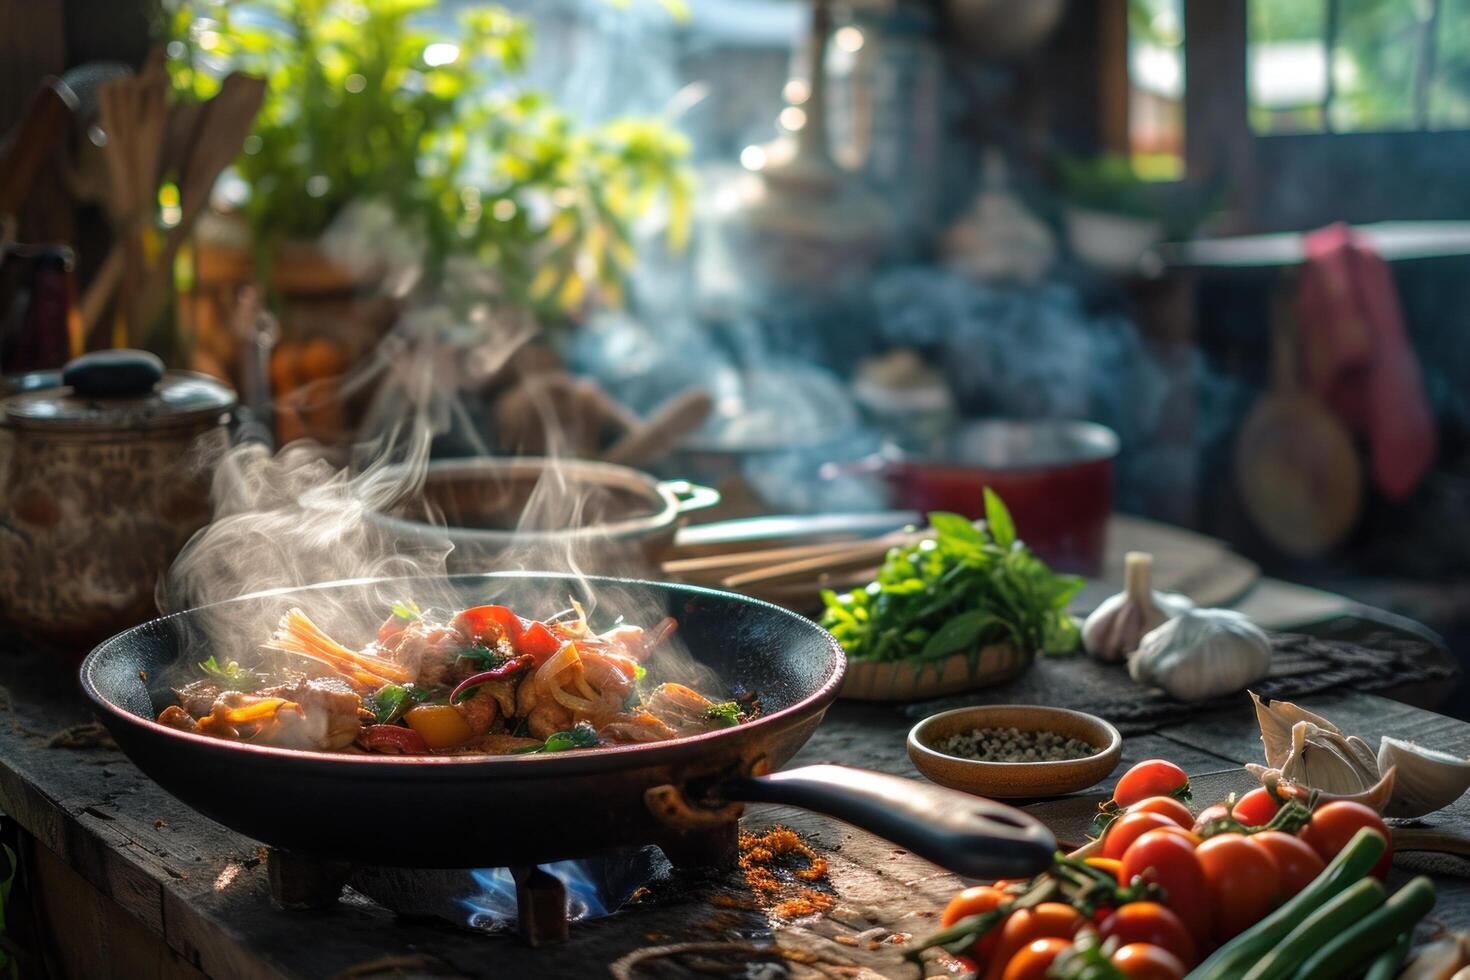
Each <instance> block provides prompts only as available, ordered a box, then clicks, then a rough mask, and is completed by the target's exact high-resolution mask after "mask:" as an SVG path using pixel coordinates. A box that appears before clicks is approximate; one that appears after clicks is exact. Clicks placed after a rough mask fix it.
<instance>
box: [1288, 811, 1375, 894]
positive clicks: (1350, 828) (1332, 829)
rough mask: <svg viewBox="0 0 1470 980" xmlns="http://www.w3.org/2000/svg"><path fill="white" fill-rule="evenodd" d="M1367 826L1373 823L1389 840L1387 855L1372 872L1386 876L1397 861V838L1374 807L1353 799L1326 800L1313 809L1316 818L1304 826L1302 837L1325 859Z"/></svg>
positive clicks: (1313, 815)
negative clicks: (1389, 867) (1395, 852)
mask: <svg viewBox="0 0 1470 980" xmlns="http://www.w3.org/2000/svg"><path fill="white" fill-rule="evenodd" d="M1363 827H1372V828H1373V829H1374V830H1376V831H1378V832H1379V833H1380V834H1382V835H1383V839H1384V840H1386V841H1388V842H1389V846H1388V847H1387V848H1386V849H1385V850H1384V852H1383V857H1381V858H1379V860H1378V863H1377V864H1375V865H1373V871H1372V872H1371V873H1372V875H1373V876H1374V877H1375V878H1379V879H1382V878H1383V877H1384V876H1385V875H1387V874H1388V866H1389V864H1390V863H1392V861H1393V838H1392V837H1390V836H1389V834H1388V826H1387V825H1386V824H1385V823H1384V822H1383V819H1382V818H1381V817H1379V816H1378V814H1377V813H1374V812H1373V808H1372V807H1368V806H1364V805H1363V804H1361V803H1354V802H1352V801H1351V800H1337V801H1336V802H1334V803H1326V804H1323V805H1322V806H1319V807H1318V808H1317V809H1316V810H1313V811H1312V822H1311V823H1309V824H1307V825H1306V826H1305V827H1304V828H1302V840H1304V841H1306V842H1307V843H1308V844H1311V845H1312V850H1314V851H1316V852H1317V856H1318V857H1320V858H1321V859H1322V860H1323V861H1324V862H1325V861H1331V860H1332V859H1333V858H1334V857H1336V856H1337V852H1338V851H1340V850H1342V849H1343V848H1344V847H1346V846H1347V842H1348V841H1350V840H1352V839H1353V835H1354V834H1356V833H1357V832H1358V831H1359V830H1360V829H1361V828H1363Z"/></svg>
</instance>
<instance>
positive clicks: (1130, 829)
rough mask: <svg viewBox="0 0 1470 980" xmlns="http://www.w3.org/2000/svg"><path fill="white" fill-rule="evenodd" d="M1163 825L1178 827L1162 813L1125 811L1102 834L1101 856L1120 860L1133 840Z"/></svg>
mask: <svg viewBox="0 0 1470 980" xmlns="http://www.w3.org/2000/svg"><path fill="white" fill-rule="evenodd" d="M1163 827H1173V828H1174V829H1175V830H1178V829H1179V826H1178V824H1176V823H1174V821H1172V820H1170V819H1169V818H1168V817H1166V816H1164V815H1163V814H1162V813H1150V812H1148V811H1144V812H1142V813H1125V814H1123V815H1122V816H1121V817H1119V818H1118V819H1117V820H1114V821H1113V822H1112V823H1111V824H1109V825H1108V832H1107V833H1106V834H1105V835H1104V836H1103V842H1102V856H1103V857H1108V858H1112V859H1113V860H1115V861H1118V860H1122V858H1123V854H1124V853H1125V852H1126V851H1127V850H1128V848H1129V846H1130V845H1131V844H1132V843H1133V842H1134V841H1136V840H1138V838H1139V837H1141V836H1142V835H1143V834H1145V833H1147V832H1148V831H1150V830H1159V829H1160V828H1163Z"/></svg>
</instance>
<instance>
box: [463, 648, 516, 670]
mask: <svg viewBox="0 0 1470 980" xmlns="http://www.w3.org/2000/svg"><path fill="white" fill-rule="evenodd" d="M459 655H460V656H461V657H463V658H464V659H465V660H473V661H474V662H475V665H476V666H477V667H478V668H479V669H480V670H494V669H495V668H496V667H499V666H501V665H503V664H504V663H505V662H506V661H508V660H509V659H510V657H508V656H507V655H506V654H505V653H504V652H503V651H501V650H492V649H490V648H489V647H487V646H485V645H484V644H483V643H476V644H475V645H474V646H469V647H465V648H464V649H463V650H461V651H459Z"/></svg>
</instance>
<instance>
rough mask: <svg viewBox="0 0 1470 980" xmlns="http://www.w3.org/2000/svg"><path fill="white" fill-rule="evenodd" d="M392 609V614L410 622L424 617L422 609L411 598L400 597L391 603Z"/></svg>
mask: <svg viewBox="0 0 1470 980" xmlns="http://www.w3.org/2000/svg"><path fill="white" fill-rule="evenodd" d="M392 609H393V615H395V616H397V617H398V618H399V619H402V620H406V621H407V622H410V623H412V622H416V621H417V620H420V619H423V618H424V611H423V610H422V609H420V608H419V604H418V603H417V602H414V601H413V600H412V599H400V600H398V601H397V602H395V603H393V606H392Z"/></svg>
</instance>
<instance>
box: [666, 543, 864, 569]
mask: <svg viewBox="0 0 1470 980" xmlns="http://www.w3.org/2000/svg"><path fill="white" fill-rule="evenodd" d="M867 540H871V539H868V538H849V539H845V540H842V541H825V542H823V543H821V544H796V545H790V546H788V547H785V548H754V549H751V550H749V551H731V552H725V553H724V554H719V555H705V556H703V557H700V558H675V559H673V560H672V561H666V562H664V565H663V568H664V571H665V572H667V573H669V574H670V575H700V574H709V573H720V572H724V571H726V570H729V571H732V572H733V571H738V570H739V569H742V568H750V567H752V566H754V567H757V568H759V567H762V566H765V565H775V564H778V563H780V562H785V561H795V560H796V559H799V558H813V557H816V556H818V555H826V554H833V553H840V552H843V551H846V550H847V549H849V548H851V547H852V546H853V544H854V543H855V542H857V541H867ZM721 577H723V576H721Z"/></svg>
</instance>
